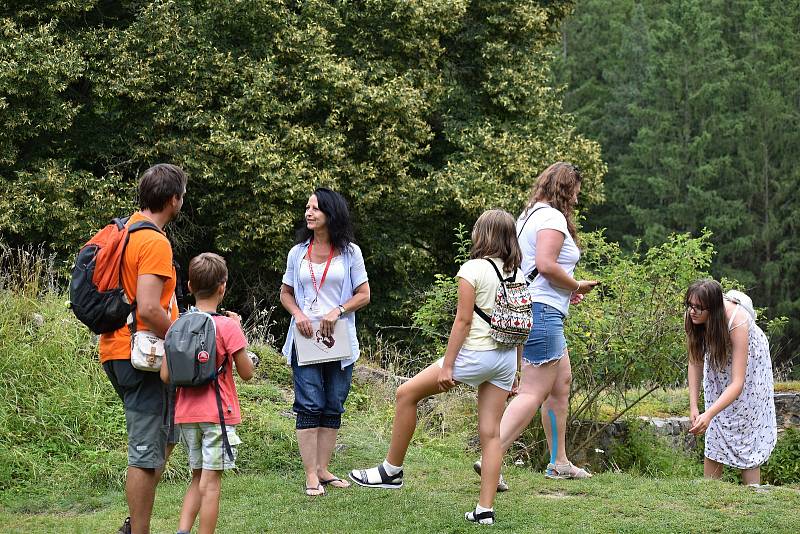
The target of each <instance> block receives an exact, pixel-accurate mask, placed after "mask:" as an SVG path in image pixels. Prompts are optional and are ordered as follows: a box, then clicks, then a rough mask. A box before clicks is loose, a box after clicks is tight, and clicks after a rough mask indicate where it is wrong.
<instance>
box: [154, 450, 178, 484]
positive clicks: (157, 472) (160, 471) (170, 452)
mask: <svg viewBox="0 0 800 534" xmlns="http://www.w3.org/2000/svg"><path fill="white" fill-rule="evenodd" d="M175 445H177V443H167V450H166V454H165V455H164V467H162V468H160V469H156V475H157V476H158V481H159V482H161V475H163V474H164V470H165V469H166V468H167V462H169V457H170V455H171V454H172V451H173V449H175Z"/></svg>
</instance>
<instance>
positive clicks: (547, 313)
mask: <svg viewBox="0 0 800 534" xmlns="http://www.w3.org/2000/svg"><path fill="white" fill-rule="evenodd" d="M531 313H532V314H533V328H531V333H530V334H529V335H528V339H527V340H526V341H525V344H524V345H523V346H522V357H523V359H524V360H525V361H526V362H528V363H532V364H533V365H537V366H538V365H542V364H543V363H547V362H552V361H555V360H560V359H561V357H562V356H563V355H564V350H565V349H566V348H567V340H566V338H565V337H564V314H563V313H561V312H560V311H558V310H557V309H555V308H553V307H552V306H549V305H547V304H542V303H541V302H534V303H533V309H532V310H531Z"/></svg>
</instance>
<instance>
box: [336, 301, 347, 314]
mask: <svg viewBox="0 0 800 534" xmlns="http://www.w3.org/2000/svg"><path fill="white" fill-rule="evenodd" d="M336 308H337V309H338V310H339V317H341V316H342V315H344V314H345V313H347V310H346V309H345V308H344V306H342V305H341V304H339V305H338V306H336Z"/></svg>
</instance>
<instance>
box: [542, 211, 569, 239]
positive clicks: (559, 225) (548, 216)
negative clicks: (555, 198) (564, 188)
mask: <svg viewBox="0 0 800 534" xmlns="http://www.w3.org/2000/svg"><path fill="white" fill-rule="evenodd" d="M534 217H535V218H536V220H535V221H534V223H535V227H536V231H537V232H538V231H539V230H558V231H559V232H561V233H562V234H564V236H565V237H566V236H568V235H569V230H568V228H567V219H566V217H564V214H563V213H561V212H560V211H558V210H557V209H555V208H545V209H543V210H540V211H538V212H536V213H535V214H534Z"/></svg>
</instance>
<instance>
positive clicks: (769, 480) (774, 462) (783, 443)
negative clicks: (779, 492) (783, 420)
mask: <svg viewBox="0 0 800 534" xmlns="http://www.w3.org/2000/svg"><path fill="white" fill-rule="evenodd" d="M761 482H762V483H763V484H775V485H783V484H799V483H800V430H797V429H796V428H787V429H786V430H785V431H784V432H783V434H782V435H781V436H780V437H779V438H778V443H777V444H776V445H775V449H773V451H772V454H771V455H770V457H769V460H767V463H765V464H764V465H762V466H761Z"/></svg>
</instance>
